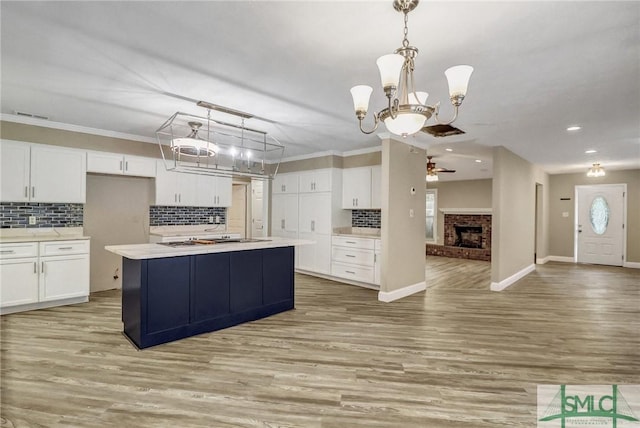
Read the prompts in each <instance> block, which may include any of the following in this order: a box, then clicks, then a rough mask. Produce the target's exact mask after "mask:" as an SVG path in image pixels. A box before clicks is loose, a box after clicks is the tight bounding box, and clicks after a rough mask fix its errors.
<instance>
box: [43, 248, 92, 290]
mask: <svg viewBox="0 0 640 428" xmlns="http://www.w3.org/2000/svg"><path fill="white" fill-rule="evenodd" d="M40 265H41V267H40V279H41V280H40V301H42V302H44V301H47V300H58V299H69V298H72V297H81V296H88V295H89V255H88V254H80V255H77V256H62V257H46V258H45V259H41V261H40Z"/></svg>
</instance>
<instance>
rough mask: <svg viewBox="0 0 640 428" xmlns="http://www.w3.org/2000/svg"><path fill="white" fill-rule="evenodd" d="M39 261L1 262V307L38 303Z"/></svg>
mask: <svg viewBox="0 0 640 428" xmlns="http://www.w3.org/2000/svg"><path fill="white" fill-rule="evenodd" d="M37 263H38V259H36V258H31V259H17V260H0V306H2V307H5V306H15V305H24V304H27V303H35V302H37V301H38V265H37Z"/></svg>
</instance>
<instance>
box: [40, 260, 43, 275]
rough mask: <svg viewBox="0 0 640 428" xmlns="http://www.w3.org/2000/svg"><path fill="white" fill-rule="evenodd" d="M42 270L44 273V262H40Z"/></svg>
mask: <svg viewBox="0 0 640 428" xmlns="http://www.w3.org/2000/svg"><path fill="white" fill-rule="evenodd" d="M40 272H41V273H44V262H40Z"/></svg>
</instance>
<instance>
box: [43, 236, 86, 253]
mask: <svg viewBox="0 0 640 428" xmlns="http://www.w3.org/2000/svg"><path fill="white" fill-rule="evenodd" d="M88 252H89V240H87V239H83V240H76V241H51V242H41V243H40V257H44V256H64V255H67V254H86V253H88Z"/></svg>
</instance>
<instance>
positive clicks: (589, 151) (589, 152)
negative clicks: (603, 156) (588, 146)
mask: <svg viewBox="0 0 640 428" xmlns="http://www.w3.org/2000/svg"><path fill="white" fill-rule="evenodd" d="M585 153H586V154H588V155H590V154H591V153H598V151H597V150H587V151H585Z"/></svg>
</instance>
